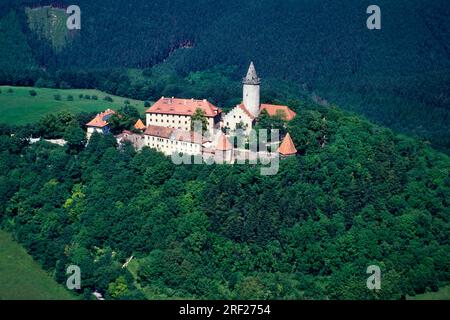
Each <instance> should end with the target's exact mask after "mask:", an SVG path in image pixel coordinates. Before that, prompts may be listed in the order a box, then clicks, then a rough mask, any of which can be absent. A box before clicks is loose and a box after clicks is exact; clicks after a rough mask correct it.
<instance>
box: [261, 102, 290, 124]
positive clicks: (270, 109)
mask: <svg viewBox="0 0 450 320" xmlns="http://www.w3.org/2000/svg"><path fill="white" fill-rule="evenodd" d="M262 110H266V111H267V113H268V114H269V115H270V116H271V117H273V116H275V115H277V111H282V112H283V113H284V115H285V117H284V118H285V120H286V121H291V120H292V119H294V117H295V116H296V115H297V114H296V113H295V112H294V111H292V110H291V109H290V108H289V107H288V106H279V105H275V104H261V111H262Z"/></svg>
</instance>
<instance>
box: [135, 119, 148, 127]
mask: <svg viewBox="0 0 450 320" xmlns="http://www.w3.org/2000/svg"><path fill="white" fill-rule="evenodd" d="M134 127H135V128H136V129H138V130H145V124H144V123H143V122H142V120H141V119H139V120H138V121H137V122H136V124H135V125H134Z"/></svg>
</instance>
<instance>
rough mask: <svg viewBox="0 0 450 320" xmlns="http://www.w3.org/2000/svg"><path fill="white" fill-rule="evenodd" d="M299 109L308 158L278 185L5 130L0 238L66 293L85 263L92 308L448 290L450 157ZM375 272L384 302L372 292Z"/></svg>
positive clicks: (0, 155)
mask: <svg viewBox="0 0 450 320" xmlns="http://www.w3.org/2000/svg"><path fill="white" fill-rule="evenodd" d="M291 107H292V108H294V109H295V110H296V111H297V112H298V116H297V117H296V118H295V119H294V120H293V121H292V122H291V123H290V124H289V131H290V133H291V135H292V138H293V140H294V142H295V145H296V146H297V147H298V149H299V152H300V154H301V156H298V157H292V158H289V159H284V160H283V161H281V163H280V170H279V172H278V174H277V175H274V176H261V174H260V168H259V166H251V165H212V166H209V165H206V164H205V165H191V166H188V165H182V166H179V165H178V166H177V165H174V164H173V163H172V161H171V159H170V158H168V157H164V156H163V155H162V154H160V153H158V152H156V151H154V150H152V149H149V148H145V149H144V150H143V151H142V152H138V153H136V152H135V151H134V149H133V148H132V147H131V146H125V147H124V148H117V145H116V140H115V139H114V137H113V136H112V135H107V136H101V135H97V134H95V135H94V136H93V137H92V139H91V140H90V143H89V144H88V145H87V146H86V147H84V143H80V141H82V140H83V139H84V134H83V131H81V135H77V134H76V132H80V130H81V129H80V128H79V127H70V128H71V129H70V130H69V131H68V132H66V135H67V136H66V139H67V141H69V144H68V145H67V146H66V147H65V148H63V147H59V146H54V145H50V144H48V143H46V142H41V143H37V144H33V145H28V143H27V141H26V139H23V138H21V137H28V136H29V134H28V133H26V132H24V131H23V130H25V131H26V130H27V129H26V128H21V129H20V128H13V127H7V126H0V182H1V183H0V227H1V228H2V229H6V230H9V231H11V233H12V234H13V235H14V237H15V238H16V239H17V240H18V241H19V242H20V243H22V244H23V245H24V246H25V248H27V250H28V251H29V253H30V254H31V255H32V256H33V257H34V258H35V259H36V260H37V261H38V262H40V263H41V264H42V266H43V267H44V268H45V269H47V270H49V271H51V273H52V274H54V275H55V278H56V279H57V280H58V281H59V282H61V283H65V282H66V280H67V279H66V268H67V266H68V265H71V264H75V265H78V266H79V267H80V268H81V270H82V273H81V275H82V286H83V288H82V290H80V291H79V293H80V294H82V293H83V292H84V294H85V297H86V298H89V297H91V296H92V294H91V293H92V292H93V291H94V290H96V291H98V292H100V293H102V294H103V295H104V296H105V297H106V298H107V299H138V298H148V299H167V298H169V299H170V298H172V299H175V298H189V299H233V298H234V299H400V298H402V297H405V296H406V295H415V294H418V293H423V292H424V291H435V290H437V289H438V288H439V287H443V286H446V285H448V284H449V283H450V265H449V264H450V261H449V259H448V257H449V255H450V245H449V239H448V235H449V231H450V224H449V214H450V203H449V199H450V177H449V168H450V159H449V157H448V156H446V155H444V154H442V153H439V152H436V151H435V150H432V149H430V148H429V147H428V146H426V145H424V144H423V143H420V142H418V141H416V140H414V139H411V138H405V137H400V136H397V135H395V134H393V133H392V131H390V130H387V129H383V128H380V127H377V126H374V125H372V124H370V123H369V122H367V121H365V120H362V119H361V118H359V117H357V116H350V115H348V114H346V113H344V112H342V111H340V110H339V109H337V108H324V107H320V106H312V105H304V104H299V105H292V106H291ZM53 122H54V125H52V123H53ZM58 126H60V121H59V120H58V119H53V120H51V118H49V125H48V126H47V127H46V128H48V129H51V128H57V127H58ZM71 126H76V123H75V124H74V123H73V122H71ZM11 133H15V135H12V134H11ZM74 133H75V134H74ZM324 137H325V138H324ZM131 256H134V258H135V259H134V260H133V261H132V263H131V264H130V266H129V268H122V265H123V264H124V263H125V261H127V259H128V258H129V257H131ZM373 264H375V265H378V266H380V268H381V270H382V290H378V291H371V290H367V287H366V280H367V277H368V275H367V274H366V270H367V267H368V266H369V265H373Z"/></svg>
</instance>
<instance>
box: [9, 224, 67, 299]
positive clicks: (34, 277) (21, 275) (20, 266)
mask: <svg viewBox="0 0 450 320" xmlns="http://www.w3.org/2000/svg"><path fill="white" fill-rule="evenodd" d="M72 299H75V296H74V295H72V294H71V293H70V292H69V291H67V290H66V289H65V288H64V287H63V286H61V285H59V284H58V283H56V281H55V280H53V278H52V277H51V276H50V275H48V274H47V273H46V272H45V271H44V270H42V268H41V267H40V266H39V264H38V263H37V262H35V261H34V260H33V259H32V258H31V256H30V255H29V254H28V253H27V252H26V251H25V249H24V248H23V247H22V246H21V245H19V244H18V243H16V242H15V241H14V240H13V239H12V237H11V235H10V234H9V233H6V232H4V231H1V230H0V300H72Z"/></svg>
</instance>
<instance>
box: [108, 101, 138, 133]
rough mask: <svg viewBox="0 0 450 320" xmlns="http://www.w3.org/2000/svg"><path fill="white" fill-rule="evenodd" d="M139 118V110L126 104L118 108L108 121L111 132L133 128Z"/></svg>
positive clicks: (120, 131)
mask: <svg viewBox="0 0 450 320" xmlns="http://www.w3.org/2000/svg"><path fill="white" fill-rule="evenodd" d="M138 119H139V111H138V110H137V109H136V108H135V107H133V106H130V105H128V104H125V106H124V107H122V108H120V109H119V110H118V111H117V112H116V114H114V115H113V116H112V117H111V118H110V119H109V121H108V123H109V127H110V130H111V132H112V133H113V134H119V133H122V131H123V130H133V129H134V124H135V123H136V121H137V120H138Z"/></svg>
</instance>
